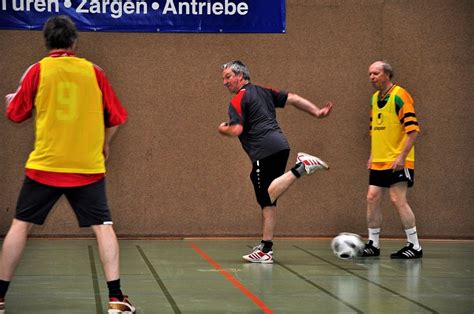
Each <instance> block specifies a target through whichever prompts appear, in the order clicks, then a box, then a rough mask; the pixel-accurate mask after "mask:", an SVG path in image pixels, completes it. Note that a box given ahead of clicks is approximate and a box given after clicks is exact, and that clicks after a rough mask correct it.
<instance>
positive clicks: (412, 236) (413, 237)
mask: <svg viewBox="0 0 474 314" xmlns="http://www.w3.org/2000/svg"><path fill="white" fill-rule="evenodd" d="M405 233H406V234H407V241H408V242H410V243H413V248H414V249H415V250H417V251H419V250H420V249H421V246H420V242H418V234H417V233H416V227H413V228H410V229H406V230H405Z"/></svg>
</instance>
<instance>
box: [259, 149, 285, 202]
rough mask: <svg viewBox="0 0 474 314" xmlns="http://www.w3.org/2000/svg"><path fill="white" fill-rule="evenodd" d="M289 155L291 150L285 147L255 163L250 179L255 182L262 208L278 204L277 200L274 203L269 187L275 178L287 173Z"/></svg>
mask: <svg viewBox="0 0 474 314" xmlns="http://www.w3.org/2000/svg"><path fill="white" fill-rule="evenodd" d="M289 156H290V150H289V149H285V150H282V151H279V152H278V153H275V154H273V155H270V156H268V157H265V158H263V159H260V160H257V161H256V162H254V163H253V167H252V172H251V173H250V179H251V180H252V183H253V188H254V190H255V196H256V197H257V202H258V204H260V207H262V209H263V208H264V207H267V206H276V201H275V202H273V203H272V202H271V200H270V195H269V194H268V187H269V186H270V184H271V183H272V182H273V180H275V179H276V178H278V177H279V176H281V175H282V174H284V173H285V169H286V163H287V162H288V157H289Z"/></svg>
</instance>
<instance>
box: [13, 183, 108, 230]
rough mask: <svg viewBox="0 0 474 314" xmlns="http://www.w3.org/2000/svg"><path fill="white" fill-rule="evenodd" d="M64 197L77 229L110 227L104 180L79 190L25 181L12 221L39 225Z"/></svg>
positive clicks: (77, 188)
mask: <svg viewBox="0 0 474 314" xmlns="http://www.w3.org/2000/svg"><path fill="white" fill-rule="evenodd" d="M63 194H64V195H65V196H66V198H67V200H68V201H69V203H70V204H71V207H72V208H73V210H74V213H75V214H76V217H77V220H78V222H79V227H90V226H92V225H104V224H112V217H111V215H110V210H109V206H108V205H107V196H106V193H105V178H104V179H101V180H99V181H97V182H94V183H91V184H88V185H83V186H78V187H56V186H49V185H44V184H41V183H39V182H36V181H34V180H32V179H30V178H28V177H25V181H24V182H23V186H22V188H21V191H20V195H19V196H18V202H17V205H16V214H15V218H16V219H18V220H22V221H26V222H30V223H34V224H37V225H42V224H43V223H44V221H45V220H46V217H47V216H48V214H49V212H50V211H51V208H53V206H54V204H56V202H57V200H58V199H59V198H60V197H61V196H62V195H63Z"/></svg>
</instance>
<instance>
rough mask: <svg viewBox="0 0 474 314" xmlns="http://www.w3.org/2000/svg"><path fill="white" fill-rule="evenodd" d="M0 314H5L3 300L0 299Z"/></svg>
mask: <svg viewBox="0 0 474 314" xmlns="http://www.w3.org/2000/svg"><path fill="white" fill-rule="evenodd" d="M0 314H5V300H4V299H0Z"/></svg>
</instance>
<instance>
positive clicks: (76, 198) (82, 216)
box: [0, 16, 135, 314]
mask: <svg viewBox="0 0 474 314" xmlns="http://www.w3.org/2000/svg"><path fill="white" fill-rule="evenodd" d="M43 34H44V39H45V43H46V47H47V49H48V50H49V55H48V56H47V57H45V58H43V59H42V60H41V61H39V62H37V63H35V64H33V65H32V66H30V67H29V68H28V70H26V72H25V74H24V75H23V77H22V79H21V82H20V87H19V88H18V90H17V91H16V92H15V93H14V94H9V95H7V96H6V102H7V109H6V115H7V117H8V118H9V119H10V120H11V121H13V122H17V123H20V122H23V121H25V120H27V119H28V118H30V117H31V116H32V114H33V112H34V113H35V129H36V131H35V146H34V150H33V151H32V152H31V154H30V156H29V158H28V161H27V162H26V166H25V168H26V171H25V180H24V183H23V186H22V189H21V191H20V196H19V197H18V202H17V206H16V213H15V218H14V219H13V222H12V224H11V227H10V230H9V231H8V233H7V235H6V237H5V240H4V242H3V248H2V255H1V259H0V314H1V313H3V312H4V306H5V295H6V293H7V290H8V286H9V284H10V281H11V279H12V277H13V274H14V272H15V269H16V267H17V265H18V263H19V262H20V258H21V255H22V253H23V250H24V248H25V246H26V241H27V237H28V232H29V230H30V229H31V227H32V226H33V224H37V225H42V224H43V223H44V222H45V220H46V217H47V216H48V213H49V212H50V210H51V208H52V207H53V205H54V204H55V203H56V201H57V200H58V199H59V198H60V197H61V196H62V195H65V196H66V198H67V200H68V201H69V203H70V204H71V207H72V208H73V210H74V212H75V214H76V217H77V220H78V222H79V226H80V227H91V229H92V230H93V232H94V233H95V235H96V238H97V244H98V249H99V255H100V260H101V262H102V266H103V269H104V275H105V278H106V280H107V286H108V288H109V312H110V313H135V308H134V307H133V306H132V305H131V304H130V302H129V301H128V298H127V296H125V295H123V294H122V291H121V288H120V271H119V244H118V241H117V237H116V235H115V231H114V229H113V227H112V217H111V214H110V210H109V207H108V204H107V197H106V191H105V159H106V158H107V157H108V154H109V143H110V140H111V138H112V136H113V135H114V133H115V132H116V130H117V128H118V126H119V125H120V124H123V123H124V122H125V121H126V119H127V111H126V110H125V109H124V108H123V107H122V104H121V103H120V101H119V99H118V98H117V96H116V95H115V92H114V91H113V89H112V87H111V86H110V83H109V81H108V79H107V77H106V76H105V74H104V72H103V71H102V69H100V68H99V67H98V66H96V65H95V64H93V63H91V62H89V61H87V60H86V59H82V58H78V57H77V56H76V55H75V53H74V49H75V47H76V40H77V31H76V27H75V25H74V23H73V22H72V21H71V19H70V18H69V17H67V16H54V17H51V18H50V19H48V21H47V22H46V24H45V25H44V29H43Z"/></svg>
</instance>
